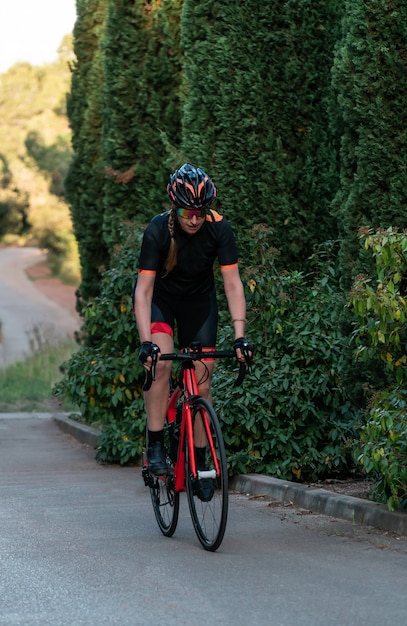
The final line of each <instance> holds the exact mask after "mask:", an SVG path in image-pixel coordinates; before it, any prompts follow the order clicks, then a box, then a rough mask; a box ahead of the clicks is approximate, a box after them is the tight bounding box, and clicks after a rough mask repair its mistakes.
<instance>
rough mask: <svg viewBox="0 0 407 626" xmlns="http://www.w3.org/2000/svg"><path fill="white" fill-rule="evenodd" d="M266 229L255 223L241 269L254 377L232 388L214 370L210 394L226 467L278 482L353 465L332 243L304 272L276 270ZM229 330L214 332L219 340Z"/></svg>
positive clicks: (338, 472) (224, 376)
mask: <svg viewBox="0 0 407 626" xmlns="http://www.w3.org/2000/svg"><path fill="white" fill-rule="evenodd" d="M271 238H272V233H271V232H270V231H269V230H268V229H267V228H266V227H263V226H257V227H255V229H254V232H253V233H252V237H251V238H250V240H251V241H252V242H253V244H252V245H253V251H252V259H253V262H256V260H257V262H258V265H254V266H253V267H251V268H250V269H248V270H247V271H245V272H244V274H243V277H244V281H245V284H246V287H247V292H248V295H247V300H248V329H247V334H248V337H249V339H250V341H251V342H253V344H254V346H255V351H256V357H255V361H256V365H255V369H254V374H253V378H252V379H250V378H247V379H246V381H245V383H244V385H243V387H240V388H237V389H235V388H232V387H231V385H230V373H226V372H225V371H224V368H225V366H224V365H221V366H220V367H219V368H218V374H217V376H216V378H215V381H214V388H215V390H214V398H215V403H216V398H222V404H221V405H220V406H219V407H217V409H218V412H219V414H220V416H221V419H222V423H223V428H224V435H225V440H226V444H227V449H228V451H229V453H230V459H229V461H230V467H231V470H232V472H233V473H234V474H236V473H239V472H249V471H255V472H261V473H265V474H269V475H273V476H277V477H280V478H284V479H296V480H311V479H312V480H316V479H320V478H323V477H326V476H331V475H336V476H339V475H343V474H345V473H348V472H349V471H350V470H351V468H352V467H353V463H352V442H353V438H354V436H355V431H354V424H355V417H356V415H355V411H354V410H353V408H352V406H351V405H350V403H349V402H348V401H347V398H346V394H345V391H344V389H343V388H342V386H341V369H342V365H343V342H344V338H343V337H342V336H341V334H340V331H339V329H338V328H337V326H336V325H335V315H336V307H337V306H338V301H339V303H340V302H341V298H342V296H341V295H340V293H339V289H338V280H337V275H336V268H335V263H334V256H335V255H334V247H335V244H333V243H328V244H327V245H326V246H325V247H322V248H321V249H320V250H319V251H318V252H316V253H315V254H314V256H313V257H312V258H311V259H310V271H309V273H307V274H303V273H302V272H290V273H289V272H279V271H277V269H276V265H275V259H276V255H277V254H278V253H277V251H276V250H274V249H273V248H272V246H271V245H270V239H271ZM228 335H230V328H229V329H226V332H224V333H223V336H222V337H221V343H222V342H227V341H229V339H227V338H226V337H227V336H228Z"/></svg>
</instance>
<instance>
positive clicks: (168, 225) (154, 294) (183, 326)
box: [133, 163, 252, 475]
mask: <svg viewBox="0 0 407 626" xmlns="http://www.w3.org/2000/svg"><path fill="white" fill-rule="evenodd" d="M167 193H168V196H169V199H170V202H171V208H170V209H169V211H167V212H165V213H162V214H161V215H157V216H155V217H154V218H153V219H152V221H151V222H150V223H149V225H148V226H147V228H146V229H145V232H144V235H143V241H142V245H141V251H140V257H139V270H138V278H137V283H136V286H135V290H134V294H133V310H134V315H135V318H136V322H137V327H138V332H139V337H140V342H141V347H140V352H139V360H140V362H141V364H142V365H143V366H144V367H145V368H146V369H147V370H149V369H150V367H151V354H152V349H153V346H157V345H158V346H159V349H160V351H161V352H163V353H166V352H173V350H174V329H175V324H176V330H177V338H178V344H179V347H180V348H186V347H189V346H190V345H191V343H192V342H199V343H200V344H201V346H202V349H203V350H214V349H215V344H216V337H217V324H218V306H217V300H216V293H215V282H214V274H213V265H214V262H215V260H216V259H218V260H219V265H220V271H221V274H222V278H223V284H224V289H225V294H226V298H227V302H228V307H229V311H230V314H231V317H232V322H233V326H234V333H235V342H234V349H235V352H236V356H237V359H238V360H239V361H244V360H245V357H244V355H243V353H242V350H241V348H242V346H243V343H244V342H246V340H245V339H244V333H245V321H246V320H245V317H246V301H245V296H244V290H243V285H242V282H241V279H240V275H239V269H238V259H237V252H236V244H235V238H234V235H233V232H232V229H231V226H230V224H229V222H228V221H227V220H226V219H225V218H224V217H222V216H221V215H220V214H219V213H218V212H216V211H214V210H212V209H211V208H210V206H211V204H212V202H213V201H214V200H215V197H216V188H215V185H214V184H213V182H212V180H211V178H210V177H209V176H208V174H206V173H205V172H204V171H203V170H202V169H200V168H199V167H194V166H193V165H191V164H189V163H186V164H184V165H183V166H182V167H181V168H180V169H178V170H176V171H175V172H174V173H173V174H172V175H171V176H170V182H169V183H168V185H167ZM153 340H154V342H153ZM249 349H250V350H252V348H251V346H250V347H249ZM213 367H214V362H213V361H210V360H206V361H205V363H201V362H199V361H198V362H196V377H197V381H198V387H199V393H200V395H202V396H203V397H204V398H207V399H208V400H209V401H210V400H211V394H210V384H211V377H212V372H213ZM170 370H171V362H170V361H161V362H160V361H158V362H157V369H156V381H155V382H154V384H153V385H152V386H151V388H150V390H149V391H147V392H145V395H144V403H145V408H146V413H147V428H148V448H147V459H148V467H149V470H150V471H151V472H152V473H153V474H156V475H163V474H165V473H166V469H167V465H166V461H165V454H164V430H163V428H164V420H165V415H166V409H167V402H168V394H169V377H170ZM195 446H196V447H197V458H198V459H199V458H200V453H199V448H200V447H201V448H202V453H201V454H202V458H203V456H204V454H203V453H204V450H205V447H204V446H205V441H204V440H202V439H201V444H200V442H199V434H197V433H196V432H195ZM199 469H204V468H199Z"/></svg>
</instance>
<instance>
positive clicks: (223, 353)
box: [143, 346, 252, 391]
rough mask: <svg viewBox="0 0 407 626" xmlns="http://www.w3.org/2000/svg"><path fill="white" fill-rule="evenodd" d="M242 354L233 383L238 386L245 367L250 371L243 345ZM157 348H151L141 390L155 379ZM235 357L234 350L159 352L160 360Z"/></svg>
mask: <svg viewBox="0 0 407 626" xmlns="http://www.w3.org/2000/svg"><path fill="white" fill-rule="evenodd" d="M242 352H243V355H244V357H245V359H246V362H245V363H242V362H239V372H238V375H237V378H236V380H235V381H234V383H233V386H234V387H238V386H239V385H241V384H242V382H243V380H244V377H245V375H246V368H247V369H248V370H249V373H250V374H251V373H252V362H251V358H250V356H249V353H248V351H247V350H246V351H245V346H243V348H242ZM158 355H159V349H158V348H157V347H156V348H153V351H152V355H151V358H152V363H151V369H150V370H149V371H148V372H147V374H146V378H145V381H144V384H143V391H148V390H149V389H150V387H151V385H152V383H153V381H154V380H155V368H156V365H157V361H158ZM233 357H236V353H235V351H234V350H211V351H207V352H206V351H205V352H202V351H200V350H189V349H188V350H186V351H185V352H170V353H168V354H161V355H160V359H159V360H160V361H201V360H202V359H222V358H233Z"/></svg>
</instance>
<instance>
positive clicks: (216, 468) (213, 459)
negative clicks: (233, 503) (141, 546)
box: [185, 397, 228, 552]
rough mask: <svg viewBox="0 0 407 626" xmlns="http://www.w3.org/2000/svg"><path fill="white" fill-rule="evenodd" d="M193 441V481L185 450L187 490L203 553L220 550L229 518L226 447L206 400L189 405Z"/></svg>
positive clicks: (189, 460)
mask: <svg viewBox="0 0 407 626" xmlns="http://www.w3.org/2000/svg"><path fill="white" fill-rule="evenodd" d="M191 411H192V423H193V429H194V437H195V447H194V456H195V464H196V467H197V477H196V478H195V477H194V475H193V472H192V469H191V459H190V452H189V450H188V446H187V450H186V460H185V464H186V467H185V473H186V488H187V496H188V503H189V510H190V513H191V518H192V522H193V524H194V529H195V532H196V535H197V537H198V539H199V541H200V542H201V544H202V546H203V547H204V548H205V550H209V551H211V552H214V551H215V550H217V548H219V546H220V544H221V543H222V540H223V536H224V534H225V529H226V522H227V514H228V472H227V463H226V453H225V446H224V443H223V436H222V431H221V428H220V425H219V420H218V417H217V415H216V413H215V411H214V409H213V407H212V405H211V404H210V403H209V402H208V401H207V400H205V398H201V397H199V398H197V399H196V400H194V401H193V403H192V405H191Z"/></svg>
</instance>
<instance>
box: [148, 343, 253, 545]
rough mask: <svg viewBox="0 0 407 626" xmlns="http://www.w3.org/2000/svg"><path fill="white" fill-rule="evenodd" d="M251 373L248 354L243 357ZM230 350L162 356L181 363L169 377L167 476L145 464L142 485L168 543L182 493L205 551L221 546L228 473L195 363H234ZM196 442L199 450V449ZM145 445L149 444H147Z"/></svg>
mask: <svg viewBox="0 0 407 626" xmlns="http://www.w3.org/2000/svg"><path fill="white" fill-rule="evenodd" d="M244 354H245V358H246V363H247V366H248V368H249V371H251V363H250V358H249V354H248V351H247V349H246V352H244ZM235 356H236V355H235V352H234V351H233V350H214V351H210V352H202V351H201V348H200V346H199V345H198V344H193V345H192V346H191V347H190V348H188V349H186V350H184V351H183V352H178V353H175V352H174V353H169V354H161V356H160V360H163V361H164V360H165V361H180V362H181V372H180V376H179V378H178V380H175V381H174V379H173V377H171V379H170V381H171V385H170V395H169V399H168V407H167V415H166V420H165V427H164V443H165V450H166V462H167V474H166V475H165V476H155V475H153V474H152V473H150V472H149V470H148V462H147V460H145V462H144V464H143V469H142V476H143V478H144V483H145V485H146V486H147V487H149V488H150V494H151V500H152V504H153V509H154V514H155V517H156V520H157V523H158V526H159V528H160V530H161V532H162V533H163V534H164V535H165V536H166V537H171V536H172V535H173V534H174V532H175V530H176V527H177V523H178V514H179V505H180V493H181V492H182V491H186V493H187V499H188V504H189V511H190V515H191V518H192V522H193V526H194V529H195V533H196V535H197V537H198V539H199V541H200V543H201V545H202V546H203V547H204V548H205V550H209V551H212V552H214V551H215V550H217V549H218V548H219V546H220V544H221V543H222V540H223V537H224V534H225V529H226V522H227V515H228V470H227V461H226V452H225V446H224V441H223V436H222V430H221V427H220V424H219V420H218V417H217V415H216V413H215V410H214V408H213V406H212V405H211V404H210V403H209V402H208V401H207V400H206V399H205V398H203V397H202V396H200V395H199V393H198V384H197V380H196V376H195V366H194V361H197V360H199V361H202V360H203V359H207V358H211V359H212V358H214V359H217V358H230V357H235ZM157 358H158V350H157V351H156V352H154V353H153V364H152V367H151V370H150V371H149V372H147V376H146V380H145V383H144V385H143V389H144V391H147V390H148V389H149V388H150V387H151V384H152V383H153V381H154V378H155V365H156V363H157ZM246 363H240V364H239V365H240V367H239V373H238V376H237V378H236V380H235V382H234V385H235V386H236V385H240V384H241V383H242V382H243V379H244V376H245V373H246ZM197 442H198V443H199V446H197V445H196V444H197ZM147 445H148V442H147Z"/></svg>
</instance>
